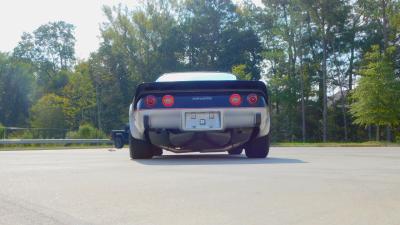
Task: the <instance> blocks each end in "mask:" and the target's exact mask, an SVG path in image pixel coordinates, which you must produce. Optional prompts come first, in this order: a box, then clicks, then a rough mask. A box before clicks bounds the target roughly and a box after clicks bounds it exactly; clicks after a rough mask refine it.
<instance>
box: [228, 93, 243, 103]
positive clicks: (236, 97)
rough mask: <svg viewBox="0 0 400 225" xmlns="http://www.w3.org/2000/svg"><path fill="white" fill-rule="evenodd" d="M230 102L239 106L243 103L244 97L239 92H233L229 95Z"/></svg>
mask: <svg viewBox="0 0 400 225" xmlns="http://www.w3.org/2000/svg"><path fill="white" fill-rule="evenodd" d="M229 102H230V103H231V105H233V106H239V105H240V104H242V97H241V96H240V95H239V94H232V95H231V96H230V97H229Z"/></svg>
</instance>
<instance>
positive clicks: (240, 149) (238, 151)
mask: <svg viewBox="0 0 400 225" xmlns="http://www.w3.org/2000/svg"><path fill="white" fill-rule="evenodd" d="M242 152H243V147H237V148H234V149H232V150H229V151H228V154H229V155H240V154H242Z"/></svg>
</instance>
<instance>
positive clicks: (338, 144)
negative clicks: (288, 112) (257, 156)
mask: <svg viewBox="0 0 400 225" xmlns="http://www.w3.org/2000/svg"><path fill="white" fill-rule="evenodd" d="M271 146H273V147H393V146H400V143H388V142H377V141H367V142H325V143H323V142H280V143H272V144H271Z"/></svg>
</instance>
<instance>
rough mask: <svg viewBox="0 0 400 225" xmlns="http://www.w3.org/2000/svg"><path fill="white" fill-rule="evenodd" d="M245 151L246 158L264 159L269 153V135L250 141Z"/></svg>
mask: <svg viewBox="0 0 400 225" xmlns="http://www.w3.org/2000/svg"><path fill="white" fill-rule="evenodd" d="M245 151H246V156H247V158H266V157H267V155H268V153H269V135H266V136H263V137H259V138H256V139H254V140H252V141H250V142H249V143H248V144H247V146H246V147H245Z"/></svg>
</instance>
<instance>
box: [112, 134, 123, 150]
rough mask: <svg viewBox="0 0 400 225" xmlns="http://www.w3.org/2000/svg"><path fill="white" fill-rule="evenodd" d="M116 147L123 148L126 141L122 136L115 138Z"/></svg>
mask: <svg viewBox="0 0 400 225" xmlns="http://www.w3.org/2000/svg"><path fill="white" fill-rule="evenodd" d="M114 147H115V148H123V147H124V142H123V140H122V137H121V136H117V137H115V139H114Z"/></svg>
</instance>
